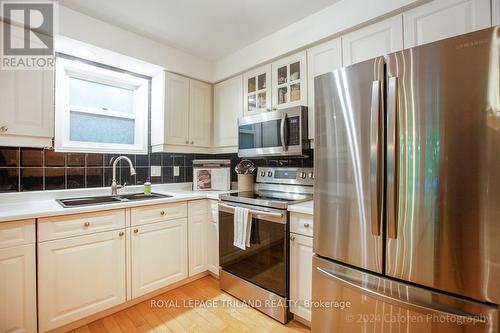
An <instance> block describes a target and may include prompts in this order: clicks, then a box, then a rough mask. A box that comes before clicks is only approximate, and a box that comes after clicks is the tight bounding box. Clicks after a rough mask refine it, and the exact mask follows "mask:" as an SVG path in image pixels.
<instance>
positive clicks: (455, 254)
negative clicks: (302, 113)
mask: <svg viewBox="0 0 500 333" xmlns="http://www.w3.org/2000/svg"><path fill="white" fill-rule="evenodd" d="M315 92H316V95H315V106H316V111H315V112H316V135H315V168H316V171H315V176H316V179H315V190H314V191H315V192H314V219H315V223H314V252H315V253H316V254H315V256H314V258H313V295H312V298H313V303H312V308H313V309H312V329H313V332H350V333H354V332H370V333H371V332H418V333H420V332H498V330H499V329H498V304H500V30H499V28H492V29H487V30H482V31H479V32H475V33H470V34H466V35H462V36H458V37H454V38H450V39H447V40H443V41H440V42H436V43H432V44H428V45H424V46H420V47H416V48H412V49H407V50H403V51H400V52H396V53H393V54H389V55H387V56H385V57H379V58H375V59H372V60H369V61H365V62H362V63H359V64H356V65H353V66H349V67H345V68H341V69H338V70H336V71H333V72H330V73H327V74H324V75H321V76H319V77H317V78H316V79H315Z"/></svg>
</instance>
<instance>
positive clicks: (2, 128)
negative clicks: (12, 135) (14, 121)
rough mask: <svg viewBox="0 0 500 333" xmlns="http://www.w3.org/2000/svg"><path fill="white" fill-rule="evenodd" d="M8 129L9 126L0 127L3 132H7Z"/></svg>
mask: <svg viewBox="0 0 500 333" xmlns="http://www.w3.org/2000/svg"><path fill="white" fill-rule="evenodd" d="M8 130H9V128H8V127H7V126H2V127H0V132H2V133H5V132H7V131H8Z"/></svg>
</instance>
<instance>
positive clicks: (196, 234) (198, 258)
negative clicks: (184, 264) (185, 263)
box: [188, 214, 208, 276]
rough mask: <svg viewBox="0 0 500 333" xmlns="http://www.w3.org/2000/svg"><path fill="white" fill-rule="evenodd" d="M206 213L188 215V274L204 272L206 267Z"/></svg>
mask: <svg viewBox="0 0 500 333" xmlns="http://www.w3.org/2000/svg"><path fill="white" fill-rule="evenodd" d="M207 228H208V215H207V214H203V215H195V216H189V217H188V244H189V276H193V275H196V274H199V273H202V272H205V271H206V270H207V269H208V267H207Z"/></svg>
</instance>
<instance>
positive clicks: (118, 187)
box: [116, 182, 127, 189]
mask: <svg viewBox="0 0 500 333" xmlns="http://www.w3.org/2000/svg"><path fill="white" fill-rule="evenodd" d="M125 186H127V182H125V183H123V185H116V188H117V189H120V188H124V187H125Z"/></svg>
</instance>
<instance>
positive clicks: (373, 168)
mask: <svg viewBox="0 0 500 333" xmlns="http://www.w3.org/2000/svg"><path fill="white" fill-rule="evenodd" d="M380 102H381V101H380V80H375V81H373V83H372V101H371V110H370V111H371V112H370V115H371V126H370V188H371V198H370V201H371V227H372V234H373V235H374V236H380V223H381V221H382V216H381V215H382V205H383V203H382V201H381V198H382V193H381V190H382V177H383V176H382V174H381V172H382V171H383V170H384V166H383V165H382V164H381V163H383V160H384V159H383V156H384V153H383V150H382V149H383V148H382V147H383V145H382V142H381V140H380V138H383V133H382V134H381V133H380V130H381V126H380V124H381V119H382V117H383V115H381V111H382V107H381V105H380Z"/></svg>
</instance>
